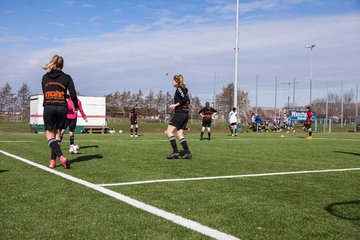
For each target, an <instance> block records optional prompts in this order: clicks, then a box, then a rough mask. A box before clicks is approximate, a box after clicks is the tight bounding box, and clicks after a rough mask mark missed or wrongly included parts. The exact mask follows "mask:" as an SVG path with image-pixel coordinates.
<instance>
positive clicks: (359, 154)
mask: <svg viewBox="0 0 360 240" xmlns="http://www.w3.org/2000/svg"><path fill="white" fill-rule="evenodd" d="M334 152H336V153H344V154H350V155H355V156H360V153H354V152H344V151H334Z"/></svg>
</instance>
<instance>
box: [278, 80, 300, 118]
mask: <svg viewBox="0 0 360 240" xmlns="http://www.w3.org/2000/svg"><path fill="white" fill-rule="evenodd" d="M297 83H299V82H295V78H294V80H293V81H292V82H286V83H280V84H287V85H288V86H289V93H288V104H287V106H288V111H289V110H290V92H291V84H294V88H293V107H295V84H297Z"/></svg>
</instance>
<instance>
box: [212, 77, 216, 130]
mask: <svg viewBox="0 0 360 240" xmlns="http://www.w3.org/2000/svg"><path fill="white" fill-rule="evenodd" d="M213 100H214V101H213V108H214V109H216V71H215V72H214V99H213ZM213 125H214V126H215V118H214V120H213Z"/></svg>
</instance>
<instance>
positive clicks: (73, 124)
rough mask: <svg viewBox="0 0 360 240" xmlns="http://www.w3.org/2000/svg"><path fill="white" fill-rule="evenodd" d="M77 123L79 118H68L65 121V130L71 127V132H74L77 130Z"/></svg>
mask: <svg viewBox="0 0 360 240" xmlns="http://www.w3.org/2000/svg"><path fill="white" fill-rule="evenodd" d="M76 123H77V118H74V119H70V118H67V119H66V121H65V126H64V129H66V128H67V127H69V131H70V132H74V131H75V128H76Z"/></svg>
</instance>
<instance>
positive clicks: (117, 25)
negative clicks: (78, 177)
mask: <svg viewBox="0 0 360 240" xmlns="http://www.w3.org/2000/svg"><path fill="white" fill-rule="evenodd" d="M235 5H236V1H235V0H199V1H197V0H196V1H194V0H193V1H190V0H181V1H176V0H173V1H165V0H164V1H163V0H151V1H141V0H117V1H116V0H103V1H95V0H93V1H90V0H84V1H82V0H63V1H61V0H58V1H54V0H38V1H36V0H28V1H23V0H17V1H13V0H0V63H1V64H0V86H3V85H4V84H5V82H9V83H10V84H11V86H13V88H14V90H16V89H17V88H18V87H19V86H20V85H21V84H22V83H23V82H27V83H28V84H29V86H30V87H31V90H32V93H39V92H40V90H41V88H40V79H41V76H42V75H43V74H44V72H43V70H41V68H40V67H41V66H42V65H43V64H45V63H47V62H48V61H49V59H50V58H51V56H52V55H53V54H60V55H63V56H64V59H65V68H64V71H65V72H67V73H69V74H70V75H71V76H73V78H74V80H75V83H76V86H77V89H78V90H79V91H80V92H81V93H83V94H86V95H94V96H102V95H104V94H107V93H110V92H113V91H115V90H119V91H123V90H131V91H136V90H137V89H139V88H142V89H143V90H145V92H146V91H148V90H149V89H153V90H155V91H158V90H160V89H162V90H165V88H166V85H165V81H166V80H165V77H164V73H166V72H168V73H170V75H173V74H176V73H183V74H184V75H185V80H186V82H187V85H188V87H189V88H190V91H191V92H192V93H193V94H194V95H198V96H200V98H201V99H202V100H203V101H211V100H212V94H213V92H214V89H213V88H214V83H213V81H214V75H215V72H216V83H215V88H216V91H217V92H219V91H220V90H221V87H222V86H223V85H224V84H227V83H229V82H231V81H233V71H234V51H233V48H234V40H235ZM358 39H360V1H359V0H252V1H251V0H247V1H245V0H240V40H239V41H240V47H239V48H240V61H239V87H240V88H243V89H245V90H246V91H249V92H250V100H251V103H252V105H254V104H255V79H256V75H258V79H259V91H258V105H259V106H266V107H271V106H273V105H274V104H273V102H274V79H275V76H277V77H278V82H279V83H284V82H289V81H292V80H293V78H295V79H296V81H298V82H299V84H297V86H296V91H297V93H296V100H295V101H296V104H299V105H304V104H307V101H308V95H309V94H308V92H309V89H308V88H309V87H308V85H309V72H310V64H309V62H310V57H309V56H310V52H309V49H306V48H304V46H305V45H307V44H315V45H316V47H315V48H314V49H313V81H314V84H313V86H314V89H313V98H317V97H323V96H324V95H325V91H326V87H324V86H325V85H326V84H327V83H329V86H330V87H329V88H330V91H336V92H338V89H339V86H340V83H341V82H342V81H343V82H344V88H345V90H346V91H350V90H351V89H354V88H355V85H356V84H357V83H359V79H360V77H359V76H360V46H359V45H360V44H359V40H358ZM168 82H170V80H169V79H168ZM168 88H169V90H172V89H171V88H170V83H168ZM288 92H289V91H288V88H287V86H286V85H280V84H279V89H278V93H279V96H278V106H279V105H280V106H283V105H284V104H285V103H286V102H287V96H288ZM291 94H292V91H291ZM291 98H292V96H291Z"/></svg>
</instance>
